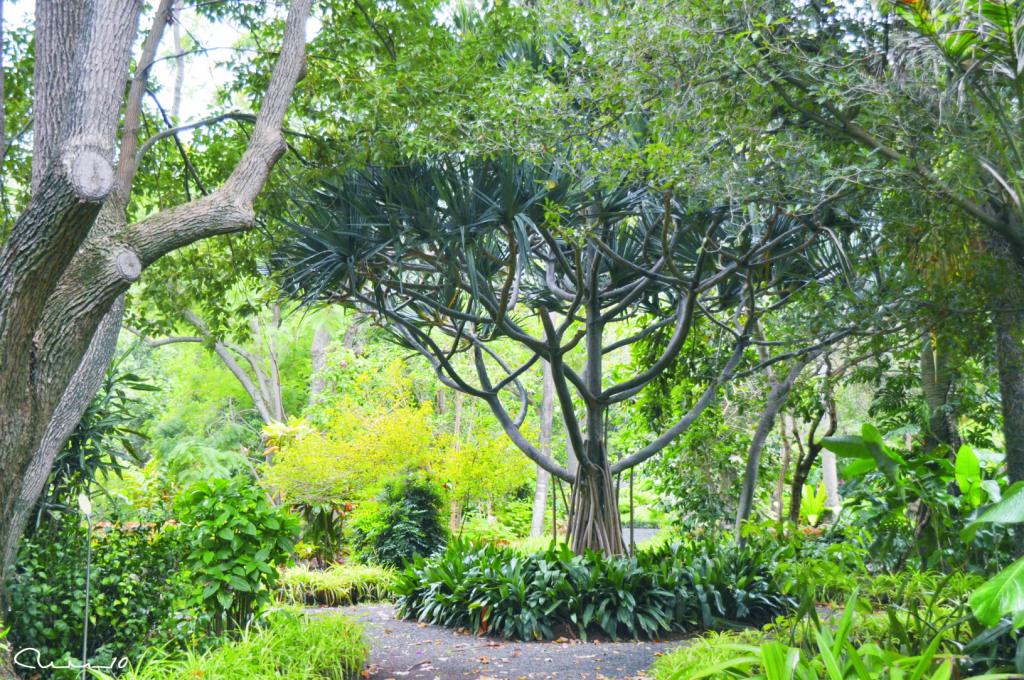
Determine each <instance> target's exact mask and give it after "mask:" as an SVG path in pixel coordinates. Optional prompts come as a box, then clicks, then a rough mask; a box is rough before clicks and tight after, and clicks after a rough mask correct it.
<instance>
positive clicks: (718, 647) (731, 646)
mask: <svg viewBox="0 0 1024 680" xmlns="http://www.w3.org/2000/svg"><path fill="white" fill-rule="evenodd" d="M766 640H767V637H766V635H765V634H764V633H763V632H762V631H760V630H739V631H737V630H729V631H722V632H715V631H710V632H708V633H707V634H706V635H703V636H701V637H698V638H695V639H693V640H691V641H689V642H688V643H687V644H685V645H681V646H679V647H677V648H676V649H674V650H672V651H671V652H669V653H668V654H665V655H664V656H662V657H659V658H658V659H657V660H656V661H655V662H654V666H652V667H651V674H652V675H653V676H654V677H655V678H656V680H669V679H670V678H685V677H687V676H688V675H692V674H693V673H696V672H698V671H702V670H705V669H708V668H715V667H717V666H719V665H721V664H723V663H729V662H730V661H732V660H733V659H734V658H735V657H736V647H735V646H736V645H757V644H760V643H762V642H765V641H766ZM710 677H715V676H710ZM725 677H729V676H725Z"/></svg>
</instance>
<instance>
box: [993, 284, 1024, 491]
mask: <svg viewBox="0 0 1024 680" xmlns="http://www.w3.org/2000/svg"><path fill="white" fill-rule="evenodd" d="M1017 305H1018V306H1020V305H1021V303H1020V302H1019V301H1018V302H1017ZM996 353H997V356H998V363H999V390H1000V393H1001V395H1002V408H1003V438H1004V439H1005V442H1006V443H1005V446H1006V468H1007V472H1008V474H1009V477H1010V482H1011V483H1012V482H1019V481H1021V480H1024V310H1021V309H1007V310H1004V311H1000V312H998V313H997V314H996Z"/></svg>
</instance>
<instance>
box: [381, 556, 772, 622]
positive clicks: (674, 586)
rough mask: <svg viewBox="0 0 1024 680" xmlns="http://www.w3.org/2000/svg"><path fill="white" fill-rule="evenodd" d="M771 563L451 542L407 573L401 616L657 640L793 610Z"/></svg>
mask: <svg viewBox="0 0 1024 680" xmlns="http://www.w3.org/2000/svg"><path fill="white" fill-rule="evenodd" d="M763 559H764V558H763V556H759V555H757V554H756V553H754V552H753V551H750V550H747V549H744V548H739V547H737V546H735V545H734V544H731V543H723V544H718V543H714V542H711V541H706V542H702V543H690V544H685V545H678V546H673V547H669V548H662V549H660V550H657V551H654V552H641V553H639V554H638V555H637V556H636V557H613V558H605V557H602V556H601V555H598V554H596V553H588V554H586V555H582V556H577V555H573V554H572V552H571V551H570V550H569V549H568V548H567V547H566V546H564V545H562V546H551V547H549V548H548V549H547V550H545V551H543V552H540V553H535V554H532V555H523V554H521V553H519V552H517V551H515V550H508V549H503V548H499V547H496V546H493V545H486V544H484V545H477V544H470V543H465V542H462V541H458V540H455V541H452V542H451V543H450V544H449V546H448V548H447V549H446V550H445V551H444V552H443V553H440V554H438V555H436V556H434V557H433V558H431V559H429V560H424V559H417V560H416V561H415V562H414V563H413V564H411V565H410V566H409V567H408V568H406V570H405V571H404V572H402V573H400V574H399V576H398V578H397V580H396V584H395V592H396V593H397V594H398V600H397V602H398V612H399V614H400V615H401V616H405V617H415V618H417V619H418V620H420V621H423V622H427V623H433V624H439V625H443V626H448V627H452V628H458V627H465V628H468V629H469V630H471V631H473V632H475V633H493V634H495V635H498V636H501V637H505V638H519V639H525V640H531V639H545V640H550V639H552V638H554V637H556V636H557V635H559V634H564V633H565V632H567V631H575V632H576V633H577V634H578V635H579V636H580V637H581V638H584V639H585V638H586V637H587V636H588V635H590V634H593V633H603V634H604V635H607V636H609V637H611V638H613V639H618V638H620V637H624V636H628V637H647V638H653V637H657V636H659V635H661V634H664V633H667V632H669V631H673V630H691V629H695V628H700V627H711V626H716V625H721V624H723V623H728V624H730V625H735V624H760V623H765V622H767V621H768V620H771V619H772V618H774V617H775V616H776V615H778V614H781V613H782V612H784V611H786V610H787V608H788V607H789V606H790V605H791V604H792V603H791V601H790V600H789V599H788V598H786V597H785V596H783V595H782V594H781V593H780V591H779V589H778V587H777V586H776V584H775V583H773V582H772V580H771V571H770V567H769V566H768V565H765V564H763V562H762V560H763Z"/></svg>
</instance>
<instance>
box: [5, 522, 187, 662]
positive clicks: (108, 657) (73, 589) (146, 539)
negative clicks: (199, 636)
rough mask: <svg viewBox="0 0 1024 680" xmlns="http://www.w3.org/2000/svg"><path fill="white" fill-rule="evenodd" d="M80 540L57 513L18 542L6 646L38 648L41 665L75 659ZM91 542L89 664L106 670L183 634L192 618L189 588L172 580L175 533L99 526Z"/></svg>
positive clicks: (177, 552)
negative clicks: (117, 660) (105, 666)
mask: <svg viewBox="0 0 1024 680" xmlns="http://www.w3.org/2000/svg"><path fill="white" fill-rule="evenodd" d="M86 535H87V534H86V527H85V525H84V524H83V523H81V522H79V521H78V518H77V517H74V516H71V515H61V516H60V517H59V518H58V520H57V521H56V522H54V523H53V524H52V525H47V526H45V527H44V528H42V529H41V530H40V531H38V532H37V533H36V534H35V535H34V536H33V537H32V539H31V540H26V541H23V542H22V544H21V550H20V551H19V554H18V559H17V562H16V564H15V567H14V570H13V576H12V578H11V579H10V581H9V582H8V584H7V595H8V604H9V607H10V610H9V611H8V612H6V613H5V617H4V618H5V619H6V623H7V624H8V625H10V627H11V632H10V639H11V643H12V645H13V647H14V648H16V649H23V648H26V647H32V648H35V649H38V650H39V658H40V660H42V661H43V662H54V663H55V664H56V665H62V664H67V663H68V662H69V661H71V660H72V659H74V660H75V661H80V660H79V659H78V658H77V657H78V656H79V655H80V654H81V651H80V650H81V648H82V620H83V619H82V616H83V613H84V609H85V559H86ZM92 544H93V545H92V578H91V593H90V623H89V647H88V652H87V654H88V657H89V658H88V661H89V662H90V663H93V664H109V663H111V661H112V660H113V658H114V657H119V658H123V657H126V656H127V657H132V656H134V655H136V654H137V653H138V652H139V651H140V650H142V649H144V648H145V647H146V646H147V645H148V644H152V643H154V642H155V641H157V640H160V641H161V642H164V643H167V642H169V641H172V640H180V639H182V638H185V637H187V636H188V634H189V633H190V632H191V630H192V624H193V623H194V618H195V616H196V614H197V612H196V611H195V610H190V609H188V608H187V607H186V606H185V599H186V597H187V595H188V592H189V585H188V584H187V583H186V582H185V581H184V580H182V579H181V578H179V577H178V576H176V574H177V572H178V566H179V563H180V560H181V557H182V545H181V531H180V529H178V528H176V527H173V526H170V525H164V524H150V525H138V524H135V525H107V526H100V527H97V529H96V530H95V531H94V532H93V539H92ZM67 675H68V677H77V675H78V674H77V673H72V672H70V671H68V672H67ZM52 677H60V676H59V675H53V676H52Z"/></svg>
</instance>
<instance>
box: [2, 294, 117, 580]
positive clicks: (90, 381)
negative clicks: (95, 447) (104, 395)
mask: <svg viewBox="0 0 1024 680" xmlns="http://www.w3.org/2000/svg"><path fill="white" fill-rule="evenodd" d="M123 314H124V298H120V299H119V300H118V301H117V303H115V305H114V307H113V308H112V309H111V310H110V312H108V313H107V315H106V316H105V317H104V318H103V321H102V323H100V326H99V328H98V329H97V330H96V334H95V335H94V336H93V338H92V342H91V343H90V344H89V349H88V351H86V353H85V356H84V357H83V358H82V364H81V366H79V367H78V370H77V371H75V376H74V377H73V378H72V379H71V382H70V384H69V385H68V387H67V389H66V390H65V391H64V395H63V396H62V397H61V400H60V403H59V404H58V405H57V410H56V411H54V414H53V417H52V418H50V423H49V425H48V426H47V428H46V433H45V434H44V435H43V439H42V442H41V443H40V444H39V447H38V448H37V449H36V452H35V454H34V455H33V456H32V462H31V463H30V464H29V467H28V470H27V471H26V473H25V481H24V485H23V486H22V489H21V494H20V495H19V497H18V500H17V501H16V502H15V504H14V510H13V512H12V516H11V524H12V531H10V532H8V533H7V534H5V537H4V538H5V540H4V542H3V545H2V546H0V548H2V551H3V553H2V555H0V557H2V559H3V564H11V563H12V562H13V561H14V558H15V556H16V555H17V552H18V542H19V539H20V537H21V535H22V534H23V533H24V531H25V528H26V526H27V525H28V521H29V519H30V516H31V513H32V510H33V508H34V507H35V505H36V503H37V502H38V500H39V496H40V494H41V493H42V491H43V488H44V487H45V485H46V479H47V477H49V474H50V469H51V468H52V467H53V461H54V460H55V459H56V457H57V454H58V453H59V452H60V450H61V449H62V448H64V445H65V444H67V441H68V439H70V438H71V433H72V432H74V431H75V428H76V427H77V426H78V423H79V422H80V421H81V420H82V415H83V414H84V413H85V410H86V409H87V408H88V407H89V404H90V403H91V402H92V399H93V397H94V396H95V395H96V392H98V391H99V389H100V385H102V384H103V377H104V375H106V372H107V368H109V367H110V362H111V361H112V360H113V358H114V353H115V352H116V350H117V337H118V335H119V333H120V330H121V318H122V316H123Z"/></svg>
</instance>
